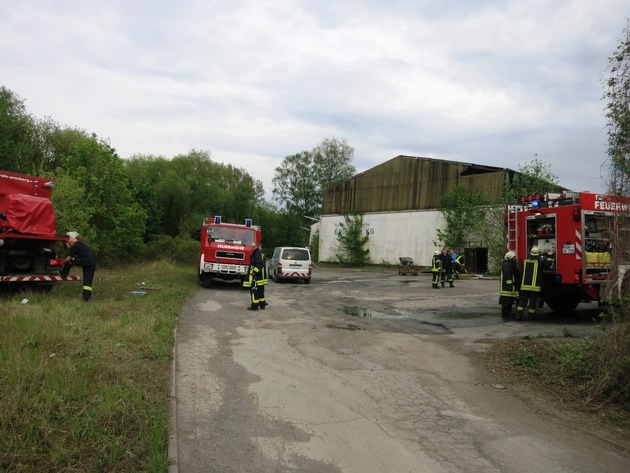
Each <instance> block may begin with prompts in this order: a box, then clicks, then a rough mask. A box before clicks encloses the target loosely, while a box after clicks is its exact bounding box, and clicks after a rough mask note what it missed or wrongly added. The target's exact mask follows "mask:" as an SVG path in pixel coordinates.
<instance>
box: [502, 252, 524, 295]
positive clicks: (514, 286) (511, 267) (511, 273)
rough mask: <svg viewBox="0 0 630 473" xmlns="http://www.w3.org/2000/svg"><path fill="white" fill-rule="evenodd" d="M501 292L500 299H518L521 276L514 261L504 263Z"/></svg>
mask: <svg viewBox="0 0 630 473" xmlns="http://www.w3.org/2000/svg"><path fill="white" fill-rule="evenodd" d="M500 280H501V292H500V293H499V296H500V297H509V298H517V297H518V289H519V286H520V280H521V276H520V274H519V270H518V266H516V263H514V262H513V261H512V260H506V261H503V265H502V266H501V276H500Z"/></svg>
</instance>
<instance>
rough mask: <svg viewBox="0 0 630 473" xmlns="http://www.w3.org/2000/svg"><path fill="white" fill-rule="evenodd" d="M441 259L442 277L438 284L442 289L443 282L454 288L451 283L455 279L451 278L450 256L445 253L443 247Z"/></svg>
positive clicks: (451, 265) (451, 264) (451, 260)
mask: <svg viewBox="0 0 630 473" xmlns="http://www.w3.org/2000/svg"><path fill="white" fill-rule="evenodd" d="M441 258H442V277H441V280H440V283H441V285H442V287H444V282H445V281H446V282H448V284H449V286H450V287H454V286H453V281H454V280H455V278H454V277H453V259H452V258H451V255H450V254H448V253H447V252H446V247H445V246H443V247H442V254H441Z"/></svg>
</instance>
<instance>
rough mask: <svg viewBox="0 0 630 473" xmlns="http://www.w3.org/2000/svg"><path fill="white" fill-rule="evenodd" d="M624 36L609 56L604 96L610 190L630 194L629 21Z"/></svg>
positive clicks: (615, 192)
mask: <svg viewBox="0 0 630 473" xmlns="http://www.w3.org/2000/svg"><path fill="white" fill-rule="evenodd" d="M623 34H624V36H625V37H624V38H623V39H622V40H621V41H620V42H619V45H618V46H617V49H616V51H615V52H614V54H613V55H612V56H611V57H610V58H608V63H609V74H608V77H607V80H606V86H607V89H606V92H605V93H604V98H605V99H606V100H607V101H608V104H607V105H606V117H607V118H608V156H609V158H610V176H609V181H610V182H609V191H610V192H611V193H613V194H622V195H628V194H630V24H626V27H625V28H624V30H623Z"/></svg>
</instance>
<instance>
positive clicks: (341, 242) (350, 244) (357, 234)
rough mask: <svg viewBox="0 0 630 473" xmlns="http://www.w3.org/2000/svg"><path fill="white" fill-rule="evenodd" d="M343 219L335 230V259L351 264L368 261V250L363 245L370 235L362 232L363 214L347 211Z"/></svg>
mask: <svg viewBox="0 0 630 473" xmlns="http://www.w3.org/2000/svg"><path fill="white" fill-rule="evenodd" d="M343 219H344V223H340V224H339V227H340V229H339V231H338V232H337V254H336V256H337V259H338V260H339V261H340V262H341V263H347V264H350V265H353V266H363V265H364V264H367V263H369V261H370V258H369V254H370V250H369V248H363V247H364V246H365V244H366V243H367V242H368V241H369V239H370V237H369V235H367V234H364V233H363V214H360V213H347V214H345V215H344V217H343Z"/></svg>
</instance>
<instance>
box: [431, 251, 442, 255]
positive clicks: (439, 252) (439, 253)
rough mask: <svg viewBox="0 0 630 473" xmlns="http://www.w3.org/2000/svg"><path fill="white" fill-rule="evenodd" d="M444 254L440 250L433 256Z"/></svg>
mask: <svg viewBox="0 0 630 473" xmlns="http://www.w3.org/2000/svg"><path fill="white" fill-rule="evenodd" d="M441 254H442V252H441V251H440V250H435V253H433V256H437V255H441Z"/></svg>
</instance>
